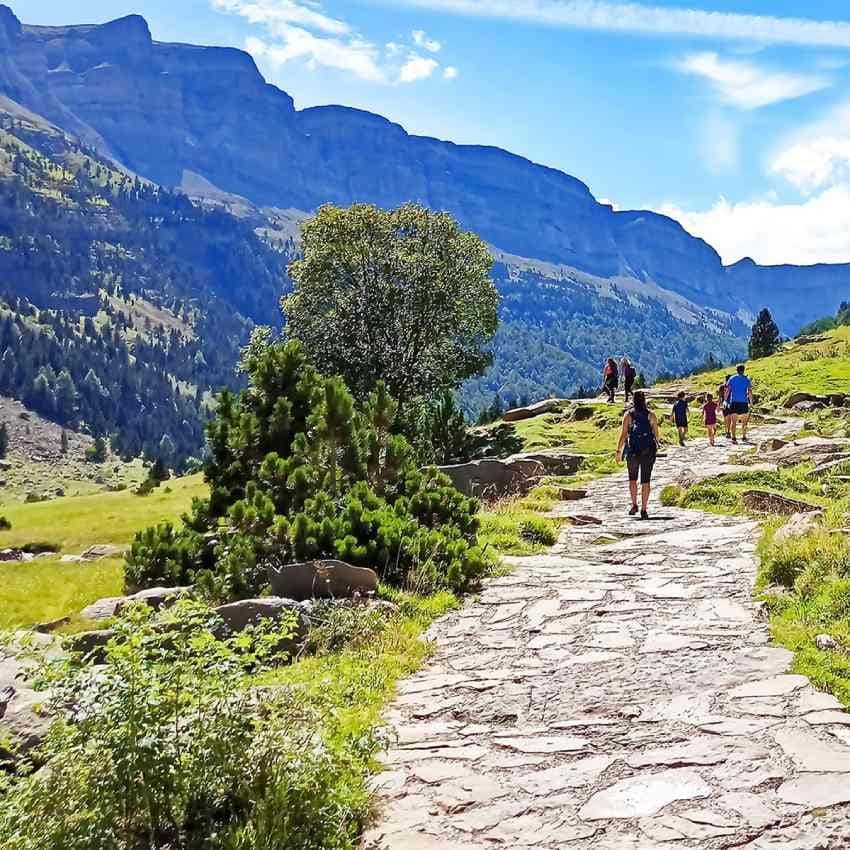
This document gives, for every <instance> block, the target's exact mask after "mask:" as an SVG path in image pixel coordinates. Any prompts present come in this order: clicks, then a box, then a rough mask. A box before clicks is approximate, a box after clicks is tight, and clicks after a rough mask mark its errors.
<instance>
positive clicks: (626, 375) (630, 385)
mask: <svg viewBox="0 0 850 850" xmlns="http://www.w3.org/2000/svg"><path fill="white" fill-rule="evenodd" d="M620 374H621V375H622V376H623V386H624V387H625V389H626V404H628V403H629V396H630V395H631V394H632V390H633V389H634V386H635V378H637V372H636V371H635V367H634V366H632V364H631V361H630V360H629V358H628V357H624V358H623V362H622V363H621V364H620Z"/></svg>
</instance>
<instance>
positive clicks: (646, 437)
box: [617, 390, 661, 519]
mask: <svg viewBox="0 0 850 850" xmlns="http://www.w3.org/2000/svg"><path fill="white" fill-rule="evenodd" d="M660 439H661V437H660V435H659V433H658V419H657V418H656V416H655V414H654V413H653V412H652V411H651V410H650V409H649V408H648V407H647V406H646V394H645V393H644V392H643V391H641V390H638V391H637V392H636V393H635V397H634V407H632V409H631V410H630V411H629V412H628V413H627V414H626V415H625V416H624V417H623V427H622V430H621V431H620V439H619V442H618V443H617V463H621V462H622V461H623V459H624V458H625V460H626V463H627V465H628V469H629V495H630V496H631V497H632V507H631V509H630V510H629V516H635V514H637V512H638V498H637V486H638V476H639V477H640V496H641V499H640V502H641V507H640V518H641V519H649V512H648V507H649V490H650V482H651V480H652V467H653V466H655V457H656V455H657V454H658V443H659V442H660Z"/></svg>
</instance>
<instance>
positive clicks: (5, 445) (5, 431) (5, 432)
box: [0, 422, 9, 457]
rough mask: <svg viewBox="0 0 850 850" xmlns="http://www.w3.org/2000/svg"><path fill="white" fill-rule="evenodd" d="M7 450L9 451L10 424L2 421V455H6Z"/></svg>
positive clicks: (0, 432) (0, 437) (0, 439)
mask: <svg viewBox="0 0 850 850" xmlns="http://www.w3.org/2000/svg"><path fill="white" fill-rule="evenodd" d="M7 451H9V426H8V425H7V424H6V423H5V422H0V457H6V452H7Z"/></svg>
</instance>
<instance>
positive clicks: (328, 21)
mask: <svg viewBox="0 0 850 850" xmlns="http://www.w3.org/2000/svg"><path fill="white" fill-rule="evenodd" d="M212 5H213V8H214V9H218V10H219V11H221V12H230V13H231V14H236V15H241V16H242V17H243V18H246V19H247V20H248V21H249V22H250V23H252V24H264V25H265V26H267V27H268V28H269V29H272V30H273V29H274V28H275V27H279V26H282V27H286V26H287V25H289V24H295V25H297V26H303V27H307V28H309V29H314V30H319V31H320V32H325V33H330V34H332V35H346V34H348V33H349V32H351V28H350V27H349V25H348V24H347V23H346V22H345V21H340V20H337V19H336V18H332V17H330V16H329V15H326V14H324V12H322V10H321V7H320V6H319V5H318V4H317V3H314V2H310V0H306V2H304V0H212Z"/></svg>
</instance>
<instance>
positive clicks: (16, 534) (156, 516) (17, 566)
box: [0, 475, 206, 629]
mask: <svg viewBox="0 0 850 850" xmlns="http://www.w3.org/2000/svg"><path fill="white" fill-rule="evenodd" d="M205 492H206V485H205V484H204V482H203V477H202V476H201V475H192V476H187V477H185V478H179V479H174V480H172V481H167V482H166V483H165V484H164V485H163V486H162V487H160V488H158V489H156V490H154V491H153V492H152V493H151V494H150V495H148V496H135V495H133V494H132V493H131V492H129V491H126V490H125V491H122V492H120V493H99V494H97V495H94V496H79V497H76V498H66V499H57V500H55V501H52V502H39V503H36V504H31V505H26V504H14V505H6V506H5V507H4V508H3V514H4V515H5V516H6V517H7V518H8V519H9V520H10V521H11V523H12V528H11V530H10V531H0V549H5V548H7V547H23V546H26V545H27V544H28V543H31V542H33V541H45V542H48V543H51V544H53V545H55V546H57V547H58V551H59V552H60V553H65V554H74V555H78V554H80V553H81V552H82V551H83V550H85V549H86V548H87V547H89V546H91V545H93V544H95V543H111V544H114V545H117V546H124V545H128V544H129V543H130V542H131V541H132V539H133V537H134V535H135V534H136V532H137V531H139V530H141V529H143V528H146V527H147V526H149V525H153V524H156V523H158V522H162V521H163V520H166V519H171V520H177V519H179V517H180V515H181V514H182V513H183V512H184V511H186V510H188V508H189V507H190V505H191V503H192V499H193V498H194V497H195V496H201V495H203V494H204V493H205ZM123 581H124V568H123V559H122V558H108V559H104V560H102V561H97V562H94V563H62V562H61V556H60V555H56V556H50V557H45V558H37V559H36V560H34V561H25V562H19V561H10V562H6V563H0V629H8V628H17V627H20V626H28V625H35V624H38V623H46V622H52V621H53V620H58V619H61V618H63V617H66V616H73V615H75V614H77V613H78V612H79V611H80V610H81V609H82V608H84V607H85V606H86V605H89V604H90V603H92V602H94V601H95V600H96V599H100V598H101V597H104V596H117V595H119V594H120V593H122V591H123Z"/></svg>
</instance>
